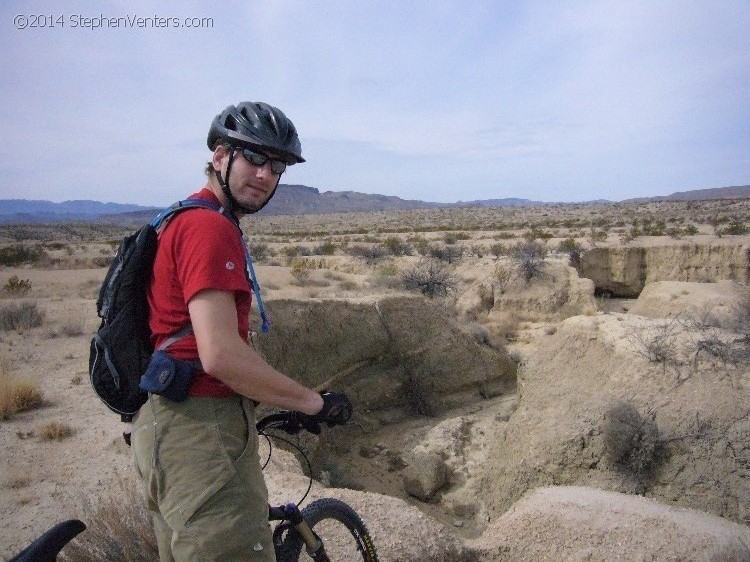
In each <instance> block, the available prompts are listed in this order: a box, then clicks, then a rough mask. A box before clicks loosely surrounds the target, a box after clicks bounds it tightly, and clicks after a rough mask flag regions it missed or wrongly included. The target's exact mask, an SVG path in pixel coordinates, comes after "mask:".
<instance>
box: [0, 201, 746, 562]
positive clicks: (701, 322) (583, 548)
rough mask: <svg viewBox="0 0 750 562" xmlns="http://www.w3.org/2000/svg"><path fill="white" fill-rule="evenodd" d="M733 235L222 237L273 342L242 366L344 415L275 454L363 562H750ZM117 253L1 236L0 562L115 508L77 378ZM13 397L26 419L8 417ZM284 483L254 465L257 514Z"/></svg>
mask: <svg viewBox="0 0 750 562" xmlns="http://www.w3.org/2000/svg"><path fill="white" fill-rule="evenodd" d="M749 211H750V201H748V200H719V201H701V202H680V203H678V202H662V203H643V204H635V203H632V204H614V205H583V204H580V205H578V204H576V205H573V204H571V205H545V206H536V207H518V208H496V209H491V208H476V209H469V208H466V209H450V210H449V209H434V210H429V211H403V212H393V213H347V214H337V215H317V216H313V215H306V216H294V217H292V216H286V217H263V218H258V219H252V218H249V219H243V230H244V232H245V234H246V237H247V239H248V242H249V245H250V248H251V252H252V253H253V255H254V256H255V262H256V271H257V273H258V278H259V281H260V284H261V286H262V294H263V297H264V301H265V303H266V306H267V308H268V310H269V313H270V315H271V318H272V322H273V327H272V330H271V332H270V333H269V334H267V335H257V336H255V337H254V338H253V342H254V345H255V346H256V348H257V349H258V350H259V351H260V352H261V353H263V354H264V355H265V356H266V358H267V359H268V360H269V361H270V362H271V363H272V364H274V365H276V366H277V367H278V368H280V369H281V370H283V371H284V372H287V373H289V374H290V375H292V376H294V377H296V378H298V379H299V380H301V381H303V382H304V383H306V384H308V385H311V386H315V387H319V388H332V389H336V390H342V391H345V392H347V393H348V394H349V395H350V396H351V397H352V400H353V403H354V406H355V409H356V413H355V417H354V422H355V423H353V424H350V425H349V426H346V427H344V428H331V429H324V431H323V433H322V435H321V436H319V437H313V436H300V437H299V438H298V439H299V442H300V444H301V445H302V446H303V447H304V448H305V450H306V451H307V452H308V455H309V458H310V460H311V463H312V468H313V476H314V482H313V487H312V492H311V498H316V497H339V498H341V499H343V500H345V501H346V502H347V503H349V504H350V505H352V506H353V507H354V508H355V509H356V510H357V511H358V513H360V515H361V516H362V518H363V519H364V520H365V522H366V523H367V525H368V527H369V529H370V531H371V533H372V535H373V538H374V541H375V544H376V547H377V548H378V550H379V554H380V557H381V560H385V561H462V560H465V561H475V560H482V561H485V560H486V561H495V560H498V561H499V560H592V561H593V560H644V561H645V560H717V561H718V560H750V294H749V293H748V287H747V284H748V282H749V281H750V233H748V228H747V227H746V226H745V225H746V224H750V222H749V219H750V213H749ZM126 232H127V229H123V228H121V227H116V226H106V225H85V224H71V225H15V226H2V227H0V264H1V265H0V293H2V298H0V327H1V328H2V331H0V385H2V386H1V387H0V388H2V392H3V395H2V406H3V410H2V416H1V417H2V419H0V447H2V450H3V451H4V454H3V455H2V459H1V460H0V506H1V509H0V558H2V559H7V558H10V557H11V556H12V555H13V554H14V553H16V552H18V551H19V550H20V549H21V548H23V547H24V546H25V545H26V544H28V543H29V542H30V541H31V540H32V539H33V538H35V537H36V536H38V535H39V534H41V533H42V532H43V531H45V530H46V529H48V528H49V527H50V526H52V525H53V524H54V523H56V522H58V521H61V520H63V519H67V518H79V519H82V520H84V522H86V523H87V524H89V525H90V526H93V525H96V523H97V520H98V519H100V518H102V513H101V511H97V506H102V505H105V504H107V502H111V500H112V498H115V499H117V498H118V497H121V496H122V495H123V494H124V493H125V492H124V490H133V489H135V488H136V486H135V484H134V482H133V474H132V469H131V458H130V451H129V449H128V447H127V446H126V445H125V443H124V442H123V440H122V438H121V437H120V431H121V430H120V423H119V420H118V417H117V416H116V415H115V414H113V413H111V412H110V411H109V410H108V409H107V408H106V407H105V406H104V405H103V404H102V403H101V402H100V401H99V400H98V398H97V397H96V396H95V394H94V393H93V391H92V389H91V388H90V385H89V382H88V372H87V370H88V353H89V341H90V338H91V335H92V334H93V333H94V332H95V330H96V328H97V326H98V322H99V319H98V318H97V315H96V306H95V302H96V296H97V292H98V288H99V285H100V283H101V281H102V279H103V277H104V274H105V272H106V265H107V264H108V262H109V260H110V259H111V257H112V254H113V253H114V251H115V249H116V247H117V243H118V241H119V239H120V237H121V236H122V235H124V234H125V233H126ZM26 320H28V322H25V323H24V321H26ZM256 325H257V324H256ZM19 385H21V387H22V388H25V389H27V391H28V389H31V390H33V391H36V392H37V393H38V399H37V400H30V401H27V402H25V403H22V404H21V406H20V407H17V408H14V407H13V398H12V397H13V393H14V389H16V388H18V387H19ZM28 392H31V391H28ZM32 394H33V393H32ZM305 472H306V467H304V466H303V463H301V462H300V460H299V457H298V456H295V455H294V454H292V453H291V452H289V451H288V450H285V449H284V447H279V446H275V447H274V449H273V455H272V458H271V462H270V463H269V465H268V466H267V468H266V476H267V482H268V485H269V492H270V494H271V500H272V501H273V502H278V503H281V502H284V501H296V500H297V499H298V498H299V497H301V495H302V494H303V493H304V491H305V489H306V487H307V482H308V480H307V476H306V474H305ZM308 501H309V498H308ZM87 533H88V531H87ZM84 534H86V533H84ZM69 559H70V558H69ZM72 559H76V558H72ZM142 559H148V556H146V555H144V558H142Z"/></svg>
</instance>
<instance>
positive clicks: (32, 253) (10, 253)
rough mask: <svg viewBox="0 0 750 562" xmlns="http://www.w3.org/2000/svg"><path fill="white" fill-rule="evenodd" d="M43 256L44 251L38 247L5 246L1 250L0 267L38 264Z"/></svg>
mask: <svg viewBox="0 0 750 562" xmlns="http://www.w3.org/2000/svg"><path fill="white" fill-rule="evenodd" d="M43 256H44V251H43V250H42V249H41V248H39V247H37V246H22V245H21V244H16V245H14V246H5V247H3V248H0V265H5V266H7V267H15V266H18V265H22V264H25V263H36V262H38V261H39V260H41V259H42V257H43Z"/></svg>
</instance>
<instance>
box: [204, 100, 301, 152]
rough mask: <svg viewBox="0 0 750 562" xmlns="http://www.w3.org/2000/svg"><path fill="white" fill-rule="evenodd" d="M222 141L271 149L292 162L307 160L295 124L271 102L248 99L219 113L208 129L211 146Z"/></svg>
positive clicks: (212, 148) (213, 146)
mask: <svg viewBox="0 0 750 562" xmlns="http://www.w3.org/2000/svg"><path fill="white" fill-rule="evenodd" d="M219 142H227V143H229V144H231V145H233V146H240V147H247V148H263V149H266V150H270V151H272V152H275V153H277V154H278V155H279V156H281V157H282V158H283V159H284V160H285V161H286V163H287V164H290V165H291V164H297V163H300V162H304V161H305V159H304V158H302V145H301V144H300V142H299V137H298V136H297V129H296V128H295V127H294V123H292V122H291V121H290V120H289V118H288V117H287V116H286V115H284V113H283V112H282V111H281V110H280V109H278V108H276V107H273V106H272V105H268V104H267V103H262V102H247V101H246V102H242V103H239V104H237V105H236V106H234V105H230V106H229V107H227V108H226V109H225V110H224V111H222V112H221V113H219V115H217V116H216V117H215V118H214V120H213V122H212V123H211V129H210V130H209V131H208V139H207V144H208V148H209V149H210V150H214V149H215V148H216V145H217V144H218V143H219Z"/></svg>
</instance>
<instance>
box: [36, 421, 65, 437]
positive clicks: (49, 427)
mask: <svg viewBox="0 0 750 562" xmlns="http://www.w3.org/2000/svg"><path fill="white" fill-rule="evenodd" d="M73 433H74V431H73V428H72V427H70V426H69V425H68V424H66V423H63V422H49V423H47V424H44V425H43V426H42V427H41V428H39V436H40V437H41V438H42V439H44V440H46V441H62V440H63V439H67V438H68V437H71V436H72V435H73Z"/></svg>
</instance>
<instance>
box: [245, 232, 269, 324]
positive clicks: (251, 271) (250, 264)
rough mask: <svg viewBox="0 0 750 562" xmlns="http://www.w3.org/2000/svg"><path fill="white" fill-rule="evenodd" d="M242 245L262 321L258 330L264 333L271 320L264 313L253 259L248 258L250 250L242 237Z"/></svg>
mask: <svg viewBox="0 0 750 562" xmlns="http://www.w3.org/2000/svg"><path fill="white" fill-rule="evenodd" d="M242 245H243V246H244V248H245V258H246V261H247V272H248V273H249V274H250V280H251V281H252V283H253V293H255V300H256V302H257V303H258V312H260V319H261V320H262V321H263V323H262V324H261V326H260V331H261V332H263V333H264V334H266V333H268V330H270V329H271V322H270V321H269V320H268V316H267V315H266V309H265V307H264V306H263V299H261V298H260V286H259V285H258V281H257V280H256V278H255V269H254V268H253V260H252V259H251V258H250V251H249V250H248V249H247V244H245V239H244V238H243V239H242Z"/></svg>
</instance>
